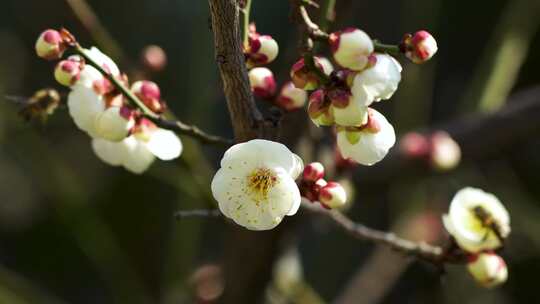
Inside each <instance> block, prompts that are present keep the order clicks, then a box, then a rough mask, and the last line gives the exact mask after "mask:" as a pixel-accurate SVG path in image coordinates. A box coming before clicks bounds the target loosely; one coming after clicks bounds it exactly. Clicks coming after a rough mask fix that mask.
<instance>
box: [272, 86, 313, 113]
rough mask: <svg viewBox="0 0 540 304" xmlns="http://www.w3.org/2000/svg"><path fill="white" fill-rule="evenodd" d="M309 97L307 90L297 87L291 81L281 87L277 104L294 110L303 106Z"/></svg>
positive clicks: (288, 109)
mask: <svg viewBox="0 0 540 304" xmlns="http://www.w3.org/2000/svg"><path fill="white" fill-rule="evenodd" d="M307 98H308V97H307V92H306V91H304V90H302V89H299V88H297V87H295V86H294V84H293V83H292V82H290V81H289V82H287V83H286V84H284V85H283V87H282V88H281V92H280V93H279V96H278V97H277V99H276V105H277V106H279V107H280V108H283V109H285V110H287V111H293V110H297V109H300V108H302V107H303V106H304V105H305V104H306V101H307Z"/></svg>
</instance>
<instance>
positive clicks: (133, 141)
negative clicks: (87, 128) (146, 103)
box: [92, 128, 182, 174]
mask: <svg viewBox="0 0 540 304" xmlns="http://www.w3.org/2000/svg"><path fill="white" fill-rule="evenodd" d="M144 132H145V133H146V134H144V135H143V134H140V133H139V134H135V135H131V136H129V137H127V138H125V139H124V140H122V141H119V142H112V141H108V140H105V139H102V138H94V139H93V140H92V148H93V150H94V152H95V153H96V155H97V156H98V157H99V158H100V159H101V160H102V161H103V162H105V163H107V164H109V165H111V166H123V167H124V168H125V169H127V170H128V171H130V172H133V173H136V174H141V173H143V172H144V171H146V170H147V169H148V167H150V165H151V164H152V163H153V162H154V159H155V158H156V157H157V158H159V159H161V160H172V159H174V158H177V157H179V156H180V154H181V153H182V142H181V141H180V139H179V138H178V137H177V136H176V134H174V133H173V132H172V131H169V130H164V129H160V128H153V129H151V130H145V131H144Z"/></svg>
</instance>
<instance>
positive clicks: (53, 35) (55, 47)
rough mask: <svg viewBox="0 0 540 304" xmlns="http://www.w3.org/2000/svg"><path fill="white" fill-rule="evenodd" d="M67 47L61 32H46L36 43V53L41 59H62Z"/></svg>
mask: <svg viewBox="0 0 540 304" xmlns="http://www.w3.org/2000/svg"><path fill="white" fill-rule="evenodd" d="M65 50H66V45H65V43H64V41H63V39H62V35H60V32H58V31H56V30H46V31H44V32H43V33H41V35H39V38H38V40H37V41H36V53H37V55H38V56H39V57H41V58H44V59H47V60H55V59H60V58H62V55H63V54H64V51H65Z"/></svg>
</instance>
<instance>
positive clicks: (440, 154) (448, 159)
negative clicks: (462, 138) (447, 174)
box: [430, 131, 461, 171]
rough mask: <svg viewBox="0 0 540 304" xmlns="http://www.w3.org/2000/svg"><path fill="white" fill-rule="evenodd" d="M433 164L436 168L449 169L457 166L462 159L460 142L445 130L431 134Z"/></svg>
mask: <svg viewBox="0 0 540 304" xmlns="http://www.w3.org/2000/svg"><path fill="white" fill-rule="evenodd" d="M430 155H431V164H432V166H433V168H434V169H436V170H440V171H447V170H451V169H453V168H455V167H456V166H457V165H458V164H459V161H460V160H461V148H460V147H459V144H458V143H457V142H456V141H455V140H454V139H452V137H450V135H449V134H448V133H446V132H444V131H439V132H435V133H434V134H433V135H432V136H431V154H430Z"/></svg>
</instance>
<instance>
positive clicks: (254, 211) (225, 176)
mask: <svg viewBox="0 0 540 304" xmlns="http://www.w3.org/2000/svg"><path fill="white" fill-rule="evenodd" d="M302 170H303V163H302V160H301V159H300V158H299V157H298V156H297V155H296V154H294V153H292V152H291V151H290V150H289V149H288V148H287V147H285V146H284V145H282V144H280V143H276V142H272V141H268V140H262V139H254V140H251V141H248V142H245V143H241V144H237V145H234V146H232V147H231V148H229V149H228V150H227V151H226V152H225V154H224V155H223V158H222V159H221V168H220V169H219V170H218V171H217V173H216V175H215V176H214V179H213V180H212V193H213V195H214V198H215V199H216V200H217V201H218V203H219V209H220V210H221V212H222V213H223V214H224V215H225V216H226V217H228V218H231V219H232V220H233V221H234V222H236V223H237V224H238V225H241V226H244V227H246V228H247V229H250V230H268V229H272V228H274V227H276V226H277V225H278V224H279V223H280V222H281V220H282V219H283V217H284V216H286V215H294V214H295V213H296V211H297V210H298V208H299V207H300V200H301V198H300V191H299V189H298V186H297V185H296V183H295V181H294V180H295V179H296V178H297V177H298V175H299V174H300V173H301V172H302Z"/></svg>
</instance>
